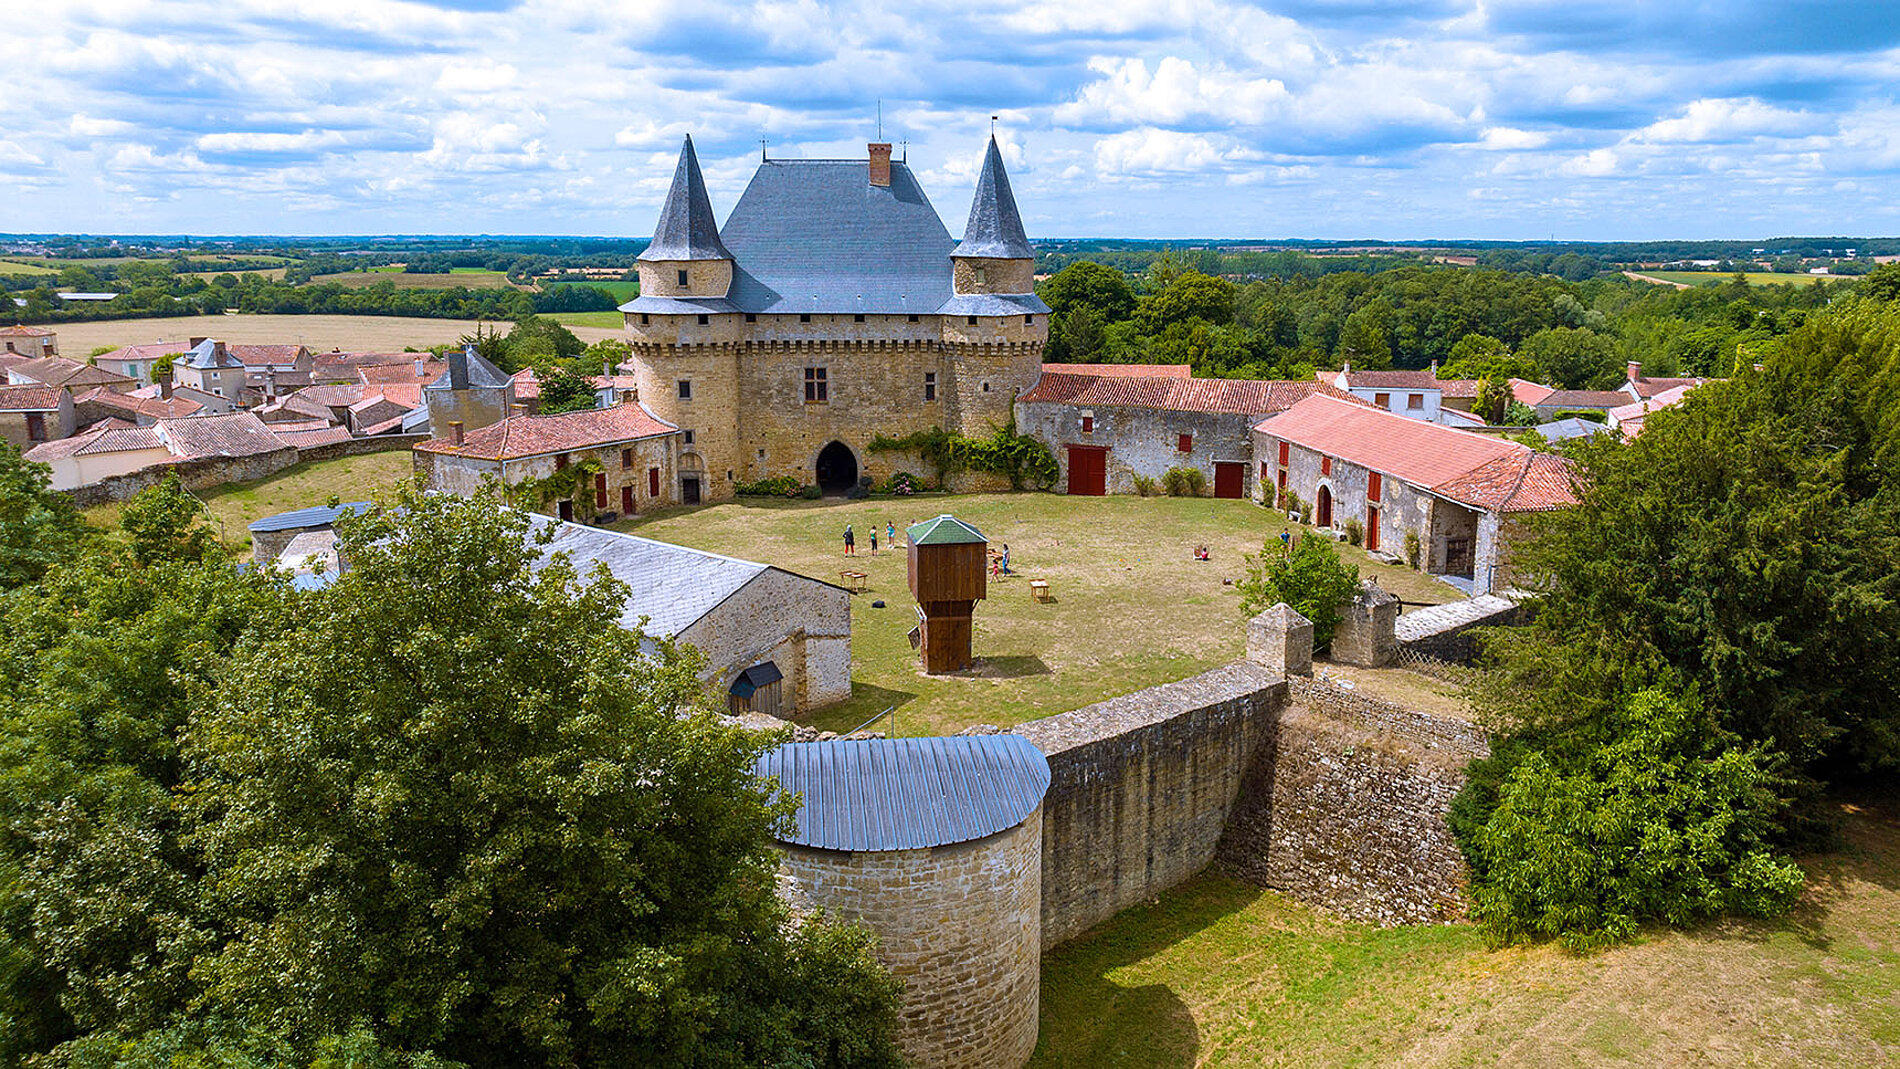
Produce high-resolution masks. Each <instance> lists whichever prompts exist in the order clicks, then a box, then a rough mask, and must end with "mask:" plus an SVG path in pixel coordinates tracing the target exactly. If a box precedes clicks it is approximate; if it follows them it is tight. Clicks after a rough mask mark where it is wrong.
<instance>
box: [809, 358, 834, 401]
mask: <svg viewBox="0 0 1900 1069" xmlns="http://www.w3.org/2000/svg"><path fill="white" fill-rule="evenodd" d="M830 400H831V384H830V383H828V382H826V381H825V369H824V368H821V367H808V368H806V369H805V403H806V404H808V405H822V404H824V403H826V402H827V401H830Z"/></svg>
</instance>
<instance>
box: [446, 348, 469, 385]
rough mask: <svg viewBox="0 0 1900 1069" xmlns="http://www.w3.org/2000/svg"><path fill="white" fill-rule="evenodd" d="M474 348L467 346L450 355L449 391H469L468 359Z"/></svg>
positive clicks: (453, 351)
mask: <svg viewBox="0 0 1900 1069" xmlns="http://www.w3.org/2000/svg"><path fill="white" fill-rule="evenodd" d="M474 348H475V347H474V346H472V345H466V346H463V347H462V348H460V349H456V350H451V351H450V353H449V389H451V390H466V389H468V357H469V353H470V352H472V351H473V350H474Z"/></svg>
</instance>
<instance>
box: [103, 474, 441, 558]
mask: <svg viewBox="0 0 1900 1069" xmlns="http://www.w3.org/2000/svg"><path fill="white" fill-rule="evenodd" d="M413 470H414V468H413V465H412V463H411V461H410V455H409V451H408V450H407V449H399V450H391V451H390V452H387V453H365V454H363V455H362V456H354V457H338V458H336V459H335V460H319V461H313V462H306V463H303V464H296V465H293V466H291V467H288V468H285V469H284V470H283V471H280V472H278V473H277V474H275V475H272V476H271V477H269V478H267V479H259V480H257V481H256V482H249V483H233V484H231V485H229V486H219V487H214V488H213V489H210V490H202V491H199V493H198V498H199V500H201V501H203V502H204V503H205V506H206V507H207V508H208V509H209V510H210V512H211V516H212V519H213V521H214V526H215V527H216V528H217V531H218V537H219V538H220V539H221V540H222V541H223V542H224V544H225V545H227V546H229V547H230V548H231V550H232V552H234V553H238V554H240V555H242V556H249V555H250V552H251V533H250V531H249V529H248V528H249V527H250V524H251V521H253V520H259V519H262V518H264V517H265V516H275V515H276V514H278V513H280V512H290V511H292V510H294V509H302V508H309V507H311V506H312V505H324V504H328V503H329V501H330V499H331V498H333V497H334V498H337V499H338V500H341V501H369V500H372V499H374V498H375V497H376V495H378V494H380V493H382V492H383V491H385V490H388V489H389V488H390V487H392V486H394V485H396V484H397V483H399V482H401V481H402V480H404V479H406V478H408V477H409V476H410V475H411V474H412V472H413ZM86 522H88V523H90V524H92V525H93V526H95V527H100V528H104V529H105V530H106V531H108V532H112V533H116V532H117V531H118V529H119V506H118V505H116V504H112V505H99V506H97V507H95V508H90V509H87V510H86Z"/></svg>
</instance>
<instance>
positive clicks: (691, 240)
mask: <svg viewBox="0 0 1900 1069" xmlns="http://www.w3.org/2000/svg"><path fill="white" fill-rule="evenodd" d="M639 258H640V259H642V260H648V261H652V260H730V259H732V254H731V253H730V252H727V251H726V246H725V245H724V244H723V243H721V242H720V240H719V223H718V221H717V220H715V219H714V218H713V210H712V200H711V198H709V197H707V195H706V179H705V178H704V177H702V176H701V175H700V173H699V154H698V153H696V152H694V151H693V139H692V138H691V137H688V138H687V139H686V141H685V143H684V144H682V145H681V146H680V162H679V165H678V166H677V167H675V168H674V169H673V186H672V188H670V189H668V190H667V191H666V203H665V204H662V205H661V206H660V221H659V224H658V225H657V226H655V227H654V228H653V242H652V243H651V244H649V245H648V246H647V247H646V250H645V251H644V252H642V253H640V256H639Z"/></svg>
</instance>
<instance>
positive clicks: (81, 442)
mask: <svg viewBox="0 0 1900 1069" xmlns="http://www.w3.org/2000/svg"><path fill="white" fill-rule="evenodd" d="M164 448H165V443H164V442H162V441H160V440H159V438H158V434H157V432H156V431H155V430H154V429H153V428H151V427H130V428H126V427H96V428H93V429H90V430H85V431H81V432H80V433H78V434H75V435H73V436H72V437H71V438H61V439H59V440H58V441H55V442H41V443H40V444H39V445H36V446H34V447H33V448H31V449H29V450H27V451H26V459H28V460H32V461H37V462H39V463H41V464H45V463H48V462H50V461H54V460H64V459H66V458H67V457H84V456H97V455H99V454H101V453H126V452H131V451H133V450H139V449H164Z"/></svg>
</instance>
